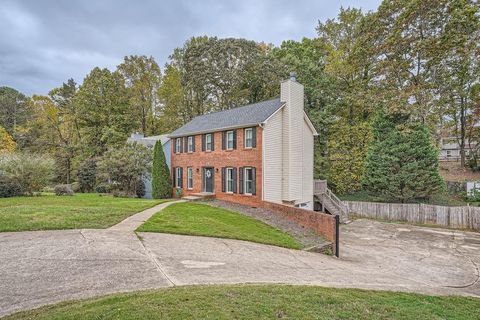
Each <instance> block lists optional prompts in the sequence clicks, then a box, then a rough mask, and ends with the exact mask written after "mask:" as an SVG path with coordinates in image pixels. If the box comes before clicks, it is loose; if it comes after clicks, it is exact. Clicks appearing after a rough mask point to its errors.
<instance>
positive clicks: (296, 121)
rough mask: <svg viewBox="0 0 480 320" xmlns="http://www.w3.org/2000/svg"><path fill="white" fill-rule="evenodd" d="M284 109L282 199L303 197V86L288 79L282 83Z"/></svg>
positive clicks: (296, 199) (297, 199)
mask: <svg viewBox="0 0 480 320" xmlns="http://www.w3.org/2000/svg"><path fill="white" fill-rule="evenodd" d="M280 98H281V100H282V101H284V102H286V105H285V107H284V110H283V113H284V114H283V145H282V149H283V150H282V151H283V184H282V199H283V200H285V201H299V200H301V199H302V180H303V179H302V167H303V166H302V163H303V123H304V119H303V86H302V85H301V84H299V83H298V82H295V81H291V80H287V81H284V82H282V84H281V97H280Z"/></svg>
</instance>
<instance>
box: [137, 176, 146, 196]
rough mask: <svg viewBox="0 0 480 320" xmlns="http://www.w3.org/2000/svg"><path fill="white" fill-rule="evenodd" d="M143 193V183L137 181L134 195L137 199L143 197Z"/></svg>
mask: <svg viewBox="0 0 480 320" xmlns="http://www.w3.org/2000/svg"><path fill="white" fill-rule="evenodd" d="M145 191H146V190H145V183H144V182H143V180H142V179H137V180H136V181H135V194H136V195H137V198H142V197H143V196H145Z"/></svg>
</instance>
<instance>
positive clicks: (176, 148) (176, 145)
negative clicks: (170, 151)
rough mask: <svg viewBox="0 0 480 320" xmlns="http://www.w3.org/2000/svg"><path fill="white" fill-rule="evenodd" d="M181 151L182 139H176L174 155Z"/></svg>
mask: <svg viewBox="0 0 480 320" xmlns="http://www.w3.org/2000/svg"><path fill="white" fill-rule="evenodd" d="M181 150H182V139H181V138H176V139H175V153H181Z"/></svg>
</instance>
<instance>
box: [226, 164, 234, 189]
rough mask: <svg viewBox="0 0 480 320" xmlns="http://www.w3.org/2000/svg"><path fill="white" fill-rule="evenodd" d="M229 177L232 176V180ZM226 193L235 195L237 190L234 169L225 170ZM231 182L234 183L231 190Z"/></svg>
mask: <svg viewBox="0 0 480 320" xmlns="http://www.w3.org/2000/svg"><path fill="white" fill-rule="evenodd" d="M229 175H231V179H229ZM225 176H226V177H225V192H226V193H233V190H234V189H235V186H234V184H235V177H234V175H233V167H227V168H225ZM229 182H231V183H232V185H231V187H232V188H231V189H229Z"/></svg>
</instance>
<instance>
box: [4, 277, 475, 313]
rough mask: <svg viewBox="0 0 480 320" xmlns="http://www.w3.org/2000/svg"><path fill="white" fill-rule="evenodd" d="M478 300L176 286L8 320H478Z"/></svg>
mask: <svg viewBox="0 0 480 320" xmlns="http://www.w3.org/2000/svg"><path fill="white" fill-rule="evenodd" d="M479 310H480V299H475V298H466V297H432V296H425V295H418V294H408V293H396V292H383V291H367V290H358V289H333V288H323V287H311V286H286V285H229V286H193V287H176V288H171V289H161V290H155V291H153V290H152V291H143V292H137V293H128V294H116V295H110V296H106V297H102V298H96V299H90V300H82V301H73V302H63V303H60V304H57V305H53V306H46V307H42V308H40V309H36V310H32V311H27V312H22V313H17V314H14V315H12V316H10V317H6V318H5V320H7V319H8V320H11V319H73V320H76V319H478V315H479V313H478V312H479Z"/></svg>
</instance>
